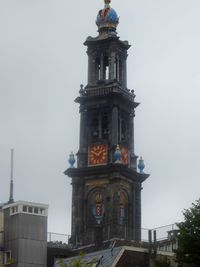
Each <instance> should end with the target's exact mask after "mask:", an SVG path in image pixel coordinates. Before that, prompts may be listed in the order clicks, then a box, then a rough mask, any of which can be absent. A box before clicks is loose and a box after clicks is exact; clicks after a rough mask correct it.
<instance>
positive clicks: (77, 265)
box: [60, 253, 95, 267]
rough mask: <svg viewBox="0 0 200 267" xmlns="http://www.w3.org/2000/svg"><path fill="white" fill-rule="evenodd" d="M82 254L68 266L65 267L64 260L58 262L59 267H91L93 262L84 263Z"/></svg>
mask: <svg viewBox="0 0 200 267" xmlns="http://www.w3.org/2000/svg"><path fill="white" fill-rule="evenodd" d="M84 255H85V254H84V253H81V254H80V255H79V257H78V258H75V259H73V260H72V262H71V264H70V265H67V264H66V263H65V262H64V260H60V267H92V265H93V263H94V262H95V260H92V261H91V262H85V260H84Z"/></svg>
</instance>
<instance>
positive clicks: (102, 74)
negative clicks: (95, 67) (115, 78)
mask: <svg viewBox="0 0 200 267" xmlns="http://www.w3.org/2000/svg"><path fill="white" fill-rule="evenodd" d="M103 79H104V62H103V54H101V57H100V80H101V81H103Z"/></svg>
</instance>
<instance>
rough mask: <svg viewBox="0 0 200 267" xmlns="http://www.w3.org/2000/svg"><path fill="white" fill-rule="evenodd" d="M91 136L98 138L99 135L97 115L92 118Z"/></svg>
mask: <svg viewBox="0 0 200 267" xmlns="http://www.w3.org/2000/svg"><path fill="white" fill-rule="evenodd" d="M91 126H92V138H94V139H95V138H98V137H99V118H98V116H97V115H95V116H94V117H93V119H92V125H91Z"/></svg>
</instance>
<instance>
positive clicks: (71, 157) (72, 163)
mask: <svg viewBox="0 0 200 267" xmlns="http://www.w3.org/2000/svg"><path fill="white" fill-rule="evenodd" d="M68 162H69V164H70V168H74V163H75V162H76V160H75V157H74V153H73V152H71V153H70V155H69V159H68Z"/></svg>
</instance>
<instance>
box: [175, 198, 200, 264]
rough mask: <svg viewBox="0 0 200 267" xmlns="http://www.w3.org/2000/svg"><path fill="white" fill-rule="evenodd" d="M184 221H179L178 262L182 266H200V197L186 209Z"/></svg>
mask: <svg viewBox="0 0 200 267" xmlns="http://www.w3.org/2000/svg"><path fill="white" fill-rule="evenodd" d="M183 215H184V222H181V223H178V224H177V225H178V227H179V230H180V233H179V235H178V237H177V238H178V249H177V250H176V257H177V262H178V263H179V264H180V266H181V267H200V199H199V200H197V201H196V202H195V203H192V206H191V208H189V209H186V210H184V212H183Z"/></svg>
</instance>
